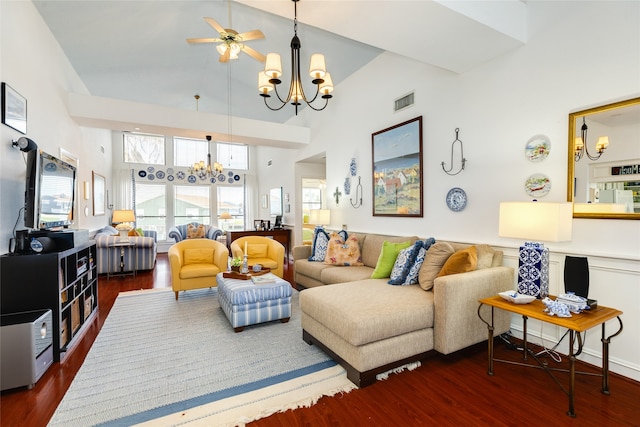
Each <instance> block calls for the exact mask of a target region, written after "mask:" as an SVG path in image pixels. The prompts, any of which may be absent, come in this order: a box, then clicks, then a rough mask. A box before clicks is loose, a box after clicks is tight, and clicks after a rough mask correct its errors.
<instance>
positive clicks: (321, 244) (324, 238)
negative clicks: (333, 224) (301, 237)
mask: <svg viewBox="0 0 640 427" xmlns="http://www.w3.org/2000/svg"><path fill="white" fill-rule="evenodd" d="M328 245H329V234H327V232H326V231H324V228H322V227H316V228H315V230H313V242H312V243H311V256H310V257H309V261H316V262H324V259H325V258H326V256H327V247H328Z"/></svg>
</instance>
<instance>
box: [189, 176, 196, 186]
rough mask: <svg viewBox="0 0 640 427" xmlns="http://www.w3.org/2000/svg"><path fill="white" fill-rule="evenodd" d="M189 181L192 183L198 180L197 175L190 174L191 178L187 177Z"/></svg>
mask: <svg viewBox="0 0 640 427" xmlns="http://www.w3.org/2000/svg"><path fill="white" fill-rule="evenodd" d="M187 181H189V182H190V183H191V184H194V183H195V182H196V176H195V175H189V178H187Z"/></svg>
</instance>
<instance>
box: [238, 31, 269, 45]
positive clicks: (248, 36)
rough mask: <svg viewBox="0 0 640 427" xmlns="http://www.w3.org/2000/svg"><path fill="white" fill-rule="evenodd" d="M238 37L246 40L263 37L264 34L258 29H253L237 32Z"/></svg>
mask: <svg viewBox="0 0 640 427" xmlns="http://www.w3.org/2000/svg"><path fill="white" fill-rule="evenodd" d="M238 37H240V39H241V40H242V41H245V42H246V41H249V40H256V39H263V38H264V34H263V33H262V31H260V30H253V31H247V32H245V33H240V34H238Z"/></svg>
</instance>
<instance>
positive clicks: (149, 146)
mask: <svg viewBox="0 0 640 427" xmlns="http://www.w3.org/2000/svg"><path fill="white" fill-rule="evenodd" d="M122 143H123V150H122V151H123V160H124V162H125V163H144V164H150V165H164V163H165V153H164V136H162V135H146V134H141V133H125V134H123V137H122Z"/></svg>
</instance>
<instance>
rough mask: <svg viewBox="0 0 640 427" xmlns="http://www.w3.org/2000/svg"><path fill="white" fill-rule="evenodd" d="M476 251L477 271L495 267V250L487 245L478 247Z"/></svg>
mask: <svg viewBox="0 0 640 427" xmlns="http://www.w3.org/2000/svg"><path fill="white" fill-rule="evenodd" d="M476 249H477V251H478V266H477V267H476V269H477V270H482V269H484V268H489V267H491V266H492V265H493V256H494V255H495V252H496V251H495V249H493V248H492V247H491V246H489V245H486V244H482V245H476Z"/></svg>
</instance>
